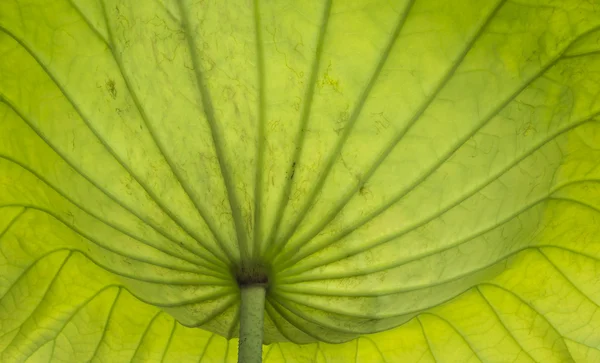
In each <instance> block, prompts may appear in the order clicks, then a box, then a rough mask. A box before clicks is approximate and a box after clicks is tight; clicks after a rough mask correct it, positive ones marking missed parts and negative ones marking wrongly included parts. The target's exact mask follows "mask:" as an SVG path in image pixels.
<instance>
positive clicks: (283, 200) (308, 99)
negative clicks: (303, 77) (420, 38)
mask: <svg viewBox="0 0 600 363" xmlns="http://www.w3.org/2000/svg"><path fill="white" fill-rule="evenodd" d="M330 13H331V0H325V1H324V6H323V15H322V19H321V23H320V26H319V33H318V35H317V48H316V50H315V55H314V57H313V62H312V65H311V69H310V79H309V80H308V84H307V86H306V89H305V91H304V103H303V105H302V113H301V115H300V122H299V125H298V130H297V132H296V138H295V140H294V143H293V144H292V145H295V146H296V149H295V150H294V155H293V157H292V163H293V164H292V165H295V164H294V163H296V162H297V161H298V159H299V157H300V155H302V150H303V147H304V139H305V136H306V128H307V127H306V126H307V123H308V119H309V117H310V111H311V108H312V101H313V96H314V93H315V92H314V91H315V87H316V84H317V78H318V70H319V65H320V63H321V56H322V54H323V46H324V43H325V34H326V32H327V25H328V24H329V18H330V16H331V14H330ZM291 190H292V180H291V178H286V179H285V184H284V187H283V189H282V191H281V193H280V195H279V205H278V207H277V212H276V213H275V220H274V221H273V225H272V227H271V228H270V233H269V236H268V237H267V240H266V241H265V251H261V255H263V254H265V253H266V255H265V259H271V258H270V252H269V251H270V247H271V246H272V244H273V243H274V241H275V239H276V238H277V233H278V232H279V228H280V227H281V222H282V218H283V213H284V211H285V209H286V207H287V204H288V200H289V197H290V193H291ZM275 247H276V248H279V247H278V246H275Z"/></svg>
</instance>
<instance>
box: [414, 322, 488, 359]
mask: <svg viewBox="0 0 600 363" xmlns="http://www.w3.org/2000/svg"><path fill="white" fill-rule="evenodd" d="M425 314H426V315H431V316H433V317H434V318H438V319H439V320H441V321H443V322H444V323H446V324H447V325H448V326H449V327H450V329H452V330H453V331H454V332H455V333H456V335H458V336H459V337H460V338H461V340H462V341H463V342H464V343H465V344H466V345H467V347H469V349H470V350H471V351H472V352H473V354H474V355H475V357H477V359H478V360H479V361H480V362H482V363H483V362H484V361H483V359H481V357H480V356H479V354H477V351H475V349H474V348H473V346H472V345H471V343H469V341H468V340H467V337H465V336H464V335H463V333H461V332H460V331H459V330H458V329H457V328H456V327H455V326H454V324H452V323H451V322H449V321H448V320H446V319H445V318H443V317H441V316H439V315H437V314H434V313H431V312H426V313H423V315H425Z"/></svg>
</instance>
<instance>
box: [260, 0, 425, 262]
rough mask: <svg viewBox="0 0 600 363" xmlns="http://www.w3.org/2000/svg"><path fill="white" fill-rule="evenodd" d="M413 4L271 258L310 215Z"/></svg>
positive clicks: (409, 2)
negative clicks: (309, 211) (309, 212)
mask: <svg viewBox="0 0 600 363" xmlns="http://www.w3.org/2000/svg"><path fill="white" fill-rule="evenodd" d="M413 4H414V0H409V1H407V3H406V6H405V8H404V9H403V11H402V12H401V13H400V16H399V17H398V20H397V22H396V26H395V28H394V30H393V32H392V35H391V37H390V39H389V40H388V43H387V45H386V47H385V49H384V50H383V52H382V54H381V57H380V59H379V62H378V63H377V66H376V67H375V69H374V70H373V74H372V75H371V77H370V79H369V81H368V82H367V84H366V85H365V88H364V89H363V91H362V93H361V95H360V97H359V99H358V102H357V104H356V106H355V107H354V110H353V111H352V114H351V116H350V118H349V119H348V121H347V122H346V124H345V125H344V129H343V131H342V135H341V136H340V137H339V138H338V141H337V142H336V145H335V147H334V149H333V151H332V152H331V153H330V154H329V156H328V157H327V161H326V162H325V168H324V170H323V172H322V173H321V174H319V177H318V178H317V181H316V183H315V185H314V186H313V187H312V188H311V192H310V194H309V195H308V197H307V198H306V201H305V202H304V204H303V206H302V207H301V209H300V212H299V214H298V216H297V217H296V218H295V221H294V222H293V223H292V226H291V228H290V229H289V230H288V232H287V233H286V234H285V235H284V236H283V237H282V238H280V239H279V240H278V241H277V243H276V246H275V248H273V252H272V253H271V254H270V255H269V256H273V255H277V254H278V253H279V252H280V251H281V249H282V248H283V247H284V246H285V242H286V241H287V240H288V239H289V238H290V237H291V236H292V235H293V234H294V232H295V231H296V229H297V228H298V226H299V225H300V223H301V222H302V221H303V220H304V218H305V217H306V213H308V210H309V209H310V207H311V205H312V203H313V202H314V200H315V198H316V197H317V195H318V194H319V192H321V189H322V188H323V185H324V184H325V180H326V179H327V177H328V176H329V173H330V172H331V170H332V168H333V164H334V162H335V160H336V158H337V157H338V156H339V155H340V154H341V150H342V148H343V146H344V144H345V143H346V141H347V139H348V137H349V136H350V134H351V132H352V129H353V128H354V125H355V124H356V121H357V120H358V117H359V116H360V114H361V112H362V110H363V107H364V105H365V103H366V102H367V99H368V97H369V95H370V94H371V91H372V89H373V87H374V86H375V84H376V83H377V80H378V79H379V75H380V73H381V70H382V69H383V67H384V65H385V64H386V62H387V60H388V57H389V55H390V54H391V52H392V48H393V47H394V45H395V44H396V40H397V39H398V36H399V35H400V32H401V31H402V28H403V27H404V24H405V22H406V19H407V18H408V14H409V13H410V10H411V8H412V5H413ZM311 97H312V95H311ZM302 127H303V130H304V129H305V128H306V127H305V126H304V125H303V126H302ZM298 155H300V154H299V153H298ZM294 160H296V158H294ZM290 183H291V182H290ZM276 237H277V236H275V238H276Z"/></svg>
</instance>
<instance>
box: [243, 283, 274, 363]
mask: <svg viewBox="0 0 600 363" xmlns="http://www.w3.org/2000/svg"><path fill="white" fill-rule="evenodd" d="M240 290H241V299H242V303H241V305H242V306H241V309H240V344H239V347H238V363H261V362H262V343H263V331H264V327H263V324H264V315H265V294H266V290H267V285H266V284H251V285H242V286H240Z"/></svg>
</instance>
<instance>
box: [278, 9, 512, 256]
mask: <svg viewBox="0 0 600 363" xmlns="http://www.w3.org/2000/svg"><path fill="white" fill-rule="evenodd" d="M503 2H504V0H500V1H499V2H498V3H497V5H496V7H495V8H494V9H493V11H491V12H490V14H489V15H488V16H487V17H486V19H485V21H484V22H483V23H482V25H481V27H480V28H479V29H478V30H477V32H475V34H473V36H472V37H471V39H469V41H468V42H467V43H466V46H465V48H464V49H463V50H462V52H461V53H460V54H459V56H458V57H457V59H456V60H455V61H454V63H453V64H452V66H451V67H450V68H449V69H448V71H447V72H446V74H444V76H443V77H442V78H441V79H440V81H439V83H438V84H437V86H436V88H435V89H434V90H433V92H432V93H431V94H430V95H429V96H428V97H427V98H426V99H425V100H424V102H423V103H422V104H421V106H420V107H419V108H418V109H417V111H416V112H415V114H414V115H413V117H412V118H411V119H410V120H409V121H408V123H407V124H406V125H405V126H404V127H403V128H402V130H401V131H400V132H399V133H398V134H397V135H396V137H394V139H393V140H392V142H391V143H389V144H388V145H387V146H386V148H385V149H384V151H383V152H382V153H381V155H380V156H379V157H378V158H377V160H375V162H374V163H373V164H372V165H371V166H370V167H369V168H368V169H367V172H366V173H365V174H364V175H363V176H362V177H361V180H360V182H359V183H357V184H356V186H355V187H353V188H352V189H351V190H350V191H349V192H347V193H346V194H345V195H344V196H343V197H342V198H341V199H340V201H338V203H337V204H336V205H334V207H333V208H332V210H331V211H330V212H329V213H328V214H327V215H326V216H324V217H323V218H322V219H321V220H322V222H321V223H319V224H318V225H316V226H314V227H313V228H312V229H311V231H310V232H309V234H308V236H307V237H305V238H303V239H302V240H300V241H299V242H297V243H296V244H295V246H302V245H304V244H305V243H306V242H307V241H309V240H310V239H312V238H313V237H314V236H316V235H318V234H319V233H320V232H321V231H322V230H323V229H324V228H325V227H326V226H327V225H328V224H329V223H330V222H331V221H332V220H333V219H334V218H335V216H337V215H338V214H339V213H340V212H341V210H342V209H343V208H344V207H345V206H346V205H347V204H348V202H349V201H350V200H351V199H352V197H353V196H354V195H356V193H357V192H358V191H359V189H360V186H361V185H363V184H364V183H366V182H367V181H368V180H369V179H370V178H371V176H373V174H374V173H375V171H376V170H377V169H378V168H379V167H380V166H381V165H382V164H383V162H384V160H386V159H387V157H388V156H389V155H390V154H391V152H392V151H393V150H394V148H395V146H396V145H397V144H398V143H399V142H400V141H401V140H402V139H403V138H404V136H405V135H406V134H407V133H408V131H409V130H410V129H411V128H412V126H414V125H415V124H416V122H417V121H418V120H419V119H420V118H421V116H422V115H423V114H424V113H425V111H426V110H427V108H429V106H430V105H431V103H432V102H433V101H434V100H435V99H436V97H437V96H438V94H439V93H440V92H441V90H442V89H443V88H444V87H445V86H446V84H447V83H448V81H450V79H451V78H452V76H453V75H454V72H455V71H456V70H457V69H458V67H459V66H460V65H461V64H462V62H463V60H464V59H465V57H466V55H467V54H468V52H469V50H470V49H471V48H472V46H473V44H474V43H475V42H476V40H477V39H478V38H479V37H480V36H481V35H482V34H483V30H484V29H485V28H486V27H487V25H488V24H489V22H490V21H491V19H492V18H493V17H494V15H495V14H496V12H497V11H498V10H499V9H500V7H501V5H502V4H503ZM400 25H402V24H400ZM400 30H401V28H400V29H398V31H400ZM390 49H391V48H390ZM383 62H385V58H384V59H383ZM382 65H383V64H382ZM377 74H378V73H377ZM370 87H372V85H370ZM368 91H370V88H368ZM365 96H366V95H365ZM361 109H362V106H361V107H360V108H359V109H358V112H360V111H361ZM356 117H358V114H357V116H356ZM482 126H483V125H482ZM344 141H345V140H344ZM463 142H464V141H463ZM461 144H462V142H461ZM342 146H343V145H339V147H340V148H341V147H342ZM442 160H444V159H442ZM444 161H445V160H444ZM442 163H443V162H442ZM442 163H439V165H441V164H442ZM436 165H437V164H436ZM439 165H438V166H439ZM436 169H437V166H435V167H434V169H433V170H436ZM421 182H422V180H421V179H417V180H416V181H415V182H414V183H412V184H411V186H409V187H407V188H406V189H405V190H404V191H403V192H402V193H401V195H400V197H396V198H393V200H394V202H393V203H395V201H397V200H399V199H400V198H402V196H403V194H404V195H405V194H407V193H408V192H410V190H412V189H413V188H414V186H416V185H418V184H419V183H421ZM320 183H323V182H320ZM315 193H316V192H315ZM315 195H316V194H315ZM393 203H392V202H390V203H387V204H386V205H384V207H382V208H380V209H379V210H381V211H379V210H378V211H376V212H375V213H372V214H369V215H368V217H367V218H368V219H367V221H368V220H370V219H372V218H374V217H375V216H377V215H379V214H380V213H382V212H383V210H385V209H387V208H388V207H389V206H391V205H393ZM306 211H308V209H306ZM365 223H366V222H365ZM290 251H295V249H294V248H290ZM294 254H296V252H292V253H291V255H292V256H293V255H294ZM292 256H283V257H281V256H278V258H279V257H281V258H283V259H284V261H285V260H288V259H290V258H291V257H292Z"/></svg>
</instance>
